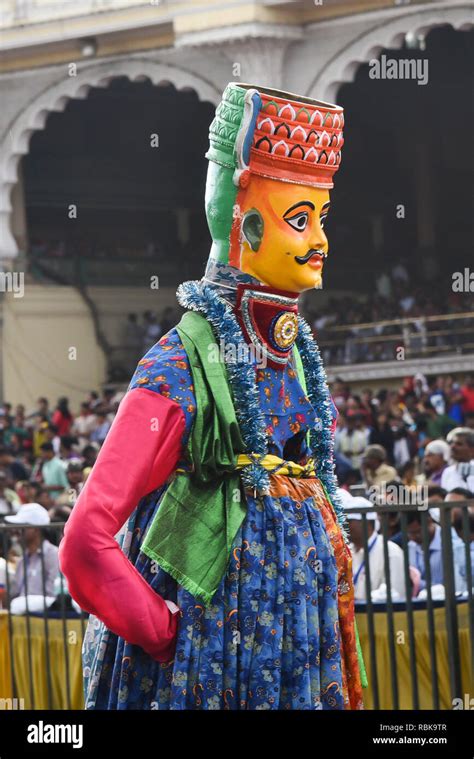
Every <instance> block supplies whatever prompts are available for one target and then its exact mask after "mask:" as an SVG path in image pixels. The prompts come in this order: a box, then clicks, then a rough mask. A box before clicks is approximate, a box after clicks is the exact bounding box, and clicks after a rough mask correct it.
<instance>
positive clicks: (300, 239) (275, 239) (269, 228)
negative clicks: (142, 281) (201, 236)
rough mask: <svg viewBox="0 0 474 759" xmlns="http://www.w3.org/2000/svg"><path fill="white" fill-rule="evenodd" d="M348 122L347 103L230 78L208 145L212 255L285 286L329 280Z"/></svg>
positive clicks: (290, 288) (277, 286) (275, 285)
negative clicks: (332, 215) (329, 229)
mask: <svg viewBox="0 0 474 759" xmlns="http://www.w3.org/2000/svg"><path fill="white" fill-rule="evenodd" d="M342 126H343V112H342V109H341V108H340V107H338V106H335V105H329V104H326V103H322V102H320V101H315V100H310V99H308V98H300V97H299V96H295V95H291V94H289V93H283V92H278V91H274V90H266V89H265V88H256V87H252V86H251V85H240V84H230V85H228V87H227V88H226V91H225V93H224V96H223V100H222V102H221V103H220V105H219V106H218V108H217V111H216V117H215V119H214V121H213V123H212V125H211V130H210V141H211V147H210V149H209V151H208V153H207V157H208V158H209V159H210V161H211V163H210V166H209V172H208V180H207V188H206V212H207V217H208V222H209V228H210V230H211V234H212V237H213V247H212V249H211V256H210V261H213V262H217V263H222V264H227V265H230V266H232V267H234V268H236V269H238V270H240V271H242V272H245V273H247V274H250V275H252V276H253V277H255V278H256V279H257V280H259V281H260V282H261V283H263V284H265V285H268V286H270V287H272V288H275V289H278V290H286V291H291V292H295V293H300V292H303V291H304V290H308V289H312V288H319V287H321V283H322V272H323V267H324V261H325V259H326V257H327V254H328V247H329V246H328V240H327V238H326V235H325V232H324V224H325V221H326V218H327V215H328V213H329V207H330V198H329V190H330V189H331V188H332V187H333V182H332V177H333V175H334V173H335V172H336V171H337V169H338V168H339V164H340V157H341V152H340V151H341V147H342V144H343V138H342Z"/></svg>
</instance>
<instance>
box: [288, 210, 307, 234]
mask: <svg viewBox="0 0 474 759" xmlns="http://www.w3.org/2000/svg"><path fill="white" fill-rule="evenodd" d="M308 218H309V215H308V212H307V211H301V212H300V213H297V214H296V215H295V216H291V217H290V218H289V219H285V221H286V223H287V224H289V225H290V227H293V229H296V231H297V232H304V230H305V229H306V225H307V223H308Z"/></svg>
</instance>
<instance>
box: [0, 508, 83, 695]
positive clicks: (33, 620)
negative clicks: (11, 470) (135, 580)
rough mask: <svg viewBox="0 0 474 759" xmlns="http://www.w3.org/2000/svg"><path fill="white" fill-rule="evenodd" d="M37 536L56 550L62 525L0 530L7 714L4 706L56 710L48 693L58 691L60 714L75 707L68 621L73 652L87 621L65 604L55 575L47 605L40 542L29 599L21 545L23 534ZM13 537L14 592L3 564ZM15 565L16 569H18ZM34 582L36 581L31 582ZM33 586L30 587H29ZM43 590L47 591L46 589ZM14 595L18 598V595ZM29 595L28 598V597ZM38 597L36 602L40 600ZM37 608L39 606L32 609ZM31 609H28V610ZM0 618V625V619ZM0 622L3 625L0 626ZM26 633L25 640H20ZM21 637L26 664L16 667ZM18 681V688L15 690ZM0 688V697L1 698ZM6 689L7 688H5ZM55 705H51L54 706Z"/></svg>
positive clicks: (45, 570)
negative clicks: (56, 643)
mask: <svg viewBox="0 0 474 759" xmlns="http://www.w3.org/2000/svg"><path fill="white" fill-rule="evenodd" d="M31 529H34V530H39V531H40V533H41V535H42V538H43V540H48V541H50V542H51V543H52V544H53V545H56V546H58V545H59V542H60V540H61V538H62V535H63V530H64V523H63V522H57V523H54V522H53V523H51V524H49V525H48V526H47V527H33V528H32V527H22V526H19V525H17V524H6V523H3V524H0V547H1V553H2V556H3V557H4V558H5V560H6V565H5V572H4V579H5V583H4V589H3V592H2V596H3V598H2V611H1V612H0V615H1V616H0V637H1V641H2V643H1V644H0V645H3V646H4V645H5V643H6V644H7V647H8V651H9V666H10V673H9V682H8V676H7V675H6V673H5V672H4V673H3V678H2V681H1V685H0V702H1V705H2V706H3V708H9V703H10V702H12V703H13V704H20V705H23V708H24V705H25V703H27V705H28V708H31V709H37V708H40V709H52V708H55V706H56V708H58V707H57V703H58V698H57V697H55V696H54V692H55V691H56V693H57V692H58V691H59V692H60V694H61V696H60V699H59V702H60V703H61V704H62V705H63V708H67V709H72V708H77V704H76V705H74V704H73V699H72V682H71V659H72V656H73V653H72V650H71V640H70V629H69V620H77V621H79V622H80V631H81V639H80V640H79V641H75V645H77V650H79V649H80V646H81V643H82V639H83V637H84V633H85V624H86V621H87V618H88V615H86V614H85V613H84V612H82V611H81V610H79V611H77V610H75V609H74V608H73V606H72V602H71V598H70V596H69V594H68V591H67V584H66V581H65V579H64V577H63V575H62V574H61V573H60V572H59V571H56V572H55V573H54V574H55V577H54V580H55V584H56V586H57V595H56V598H55V600H54V602H53V603H51V599H52V598H54V596H51V595H50V594H48V590H50V588H51V582H52V581H53V577H52V576H51V573H49V572H48V568H47V567H46V561H45V552H44V550H43V541H42V542H41V544H40V547H39V549H38V554H39V557H40V578H41V588H40V590H41V594H40V595H38V593H31V591H32V590H33V589H35V590H37V588H36V587H35V588H33V587H32V578H31V577H29V572H28V551H27V548H26V543H25V536H26V530H31ZM15 535H18V536H19V540H18V542H17V543H16V547H17V548H18V547H19V548H20V557H19V561H18V564H20V563H22V566H23V572H22V577H23V581H22V584H21V588H18V587H17V586H16V580H15V577H12V574H11V570H10V568H9V558H10V556H11V552H12V537H13V536H15ZM18 564H17V566H18ZM35 580H36V576H35ZM35 584H36V583H35ZM47 585H49V586H50V587H49V588H48V587H47ZM19 590H21V591H22V592H21V593H19ZM29 591H30V592H29ZM21 596H22V597H23V598H24V609H22V610H21V611H19V610H17V611H16V612H15V613H13V611H12V606H13V605H14V602H15V600H21ZM41 597H42V601H41V600H40V598H41ZM38 602H39V603H38ZM32 607H33V608H32ZM2 617H3V619H2ZM5 617H6V623H5ZM20 621H21V622H23V621H24V625H23V624H17V622H20ZM37 621H39V622H42V625H41V627H42V631H41V627H39V626H38V624H37ZM5 624H6V627H7V636H6V641H5V635H4V633H5V630H2V625H4V626H5ZM34 624H35V633H34V634H33V629H32V628H33V625H34ZM53 625H54V627H55V630H56V633H57V632H58V627H59V629H60V638H61V644H62V645H61V647H62V657H63V663H64V675H63V677H62V678H60V679H59V682H58V672H56V671H55V665H56V664H57V662H56V661H55V655H56V656H57V654H58V652H57V649H56V648H55V649H54V650H52V649H51V646H50V643H51V629H52V626H53ZM25 633H26V634H25ZM25 637H26V653H27V655H26V663H25V662H23V661H22V653H23V649H22V651H21V652H20V651H18V653H19V654H20V655H19V656H16V655H15V653H16V649H17V647H18V644H19V642H20V641H24V639H25ZM38 638H39V639H40V640H39V642H40V648H41V654H44V659H43V657H42V659H41V667H39V666H38V662H35V661H34V650H33V649H34V646H36V648H35V651H36V652H38V646H37V644H38ZM16 662H21V665H22V666H21V673H20V672H17V664H16ZM40 669H41V670H43V671H41V676H40V679H41V680H42V681H44V683H45V694H44V697H42V698H41V699H40V700H41V703H39V704H38V703H37V698H36V695H35V693H36V687H35V686H37V685H38V683H37V682H35V681H36V680H38V678H39V670H40ZM0 675H1V672H0ZM20 679H21V685H20ZM53 679H54V681H55V686H56V687H55V688H54V687H53ZM2 686H3V689H4V691H6V692H2ZM6 686H7V687H6ZM55 702H56V703H55Z"/></svg>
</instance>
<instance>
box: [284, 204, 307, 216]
mask: <svg viewBox="0 0 474 759" xmlns="http://www.w3.org/2000/svg"><path fill="white" fill-rule="evenodd" d="M301 206H309V207H310V208H311V210H312V211H314V203H311V201H310V200H302V201H300V202H299V203H295V205H294V206H291V208H288V209H287V210H286V211H285V213H284V214H283V216H286V215H287V214H288V213H290V212H291V211H295V210H296V209H297V208H300V207H301Z"/></svg>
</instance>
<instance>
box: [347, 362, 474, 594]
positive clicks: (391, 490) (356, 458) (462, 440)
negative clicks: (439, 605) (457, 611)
mask: <svg viewBox="0 0 474 759" xmlns="http://www.w3.org/2000/svg"><path fill="white" fill-rule="evenodd" d="M332 392H333V398H334V402H335V404H336V406H337V408H338V411H339V416H338V423H337V427H336V433H335V458H336V471H337V474H338V479H339V483H340V485H341V491H340V492H341V497H342V500H343V503H344V506H345V507H346V508H348V509H351V508H352V509H354V508H363V509H364V508H365V513H366V514H367V517H366V518H367V527H368V543H367V546H365V548H367V549H368V551H369V566H370V575H371V588H372V600H373V601H385V600H386V598H387V587H386V586H387V577H386V571H385V570H386V567H385V556H384V541H383V538H382V535H381V524H380V520H379V515H378V514H377V512H376V511H374V510H373V507H374V505H378V506H380V505H382V506H385V507H386V508H388V509H389V511H388V512H387V519H388V523H389V527H390V534H389V554H388V555H389V562H390V582H391V590H392V598H393V600H403V599H404V598H406V588H407V585H406V578H405V571H404V552H403V539H402V531H401V511H400V510H397V509H396V507H397V506H399V507H400V506H409V505H410V504H411V505H414V506H415V508H411V509H410V510H409V511H408V513H407V544H406V546H405V550H407V551H408V558H409V570H410V575H409V580H408V583H409V588H410V592H411V594H412V596H413V597H414V598H419V599H420V600H423V599H424V598H426V593H427V587H426V583H427V577H429V578H430V587H431V589H432V593H433V597H439V598H444V593H445V577H444V564H443V550H444V549H443V545H442V539H441V534H442V533H441V524H440V522H441V516H440V510H439V505H438V506H437V505H436V504H439V503H440V502H448V503H450V502H455V501H469V500H471V499H474V376H473V375H470V376H468V377H466V379H465V381H464V382H461V383H459V382H456V381H454V379H453V378H452V377H451V376H439V377H434V378H432V379H430V380H428V379H426V378H425V377H424V376H422V375H417V376H415V377H408V378H406V379H405V381H404V382H403V383H402V385H401V387H399V388H398V389H396V390H387V389H385V390H381V391H379V392H378V393H374V392H373V391H371V390H370V389H366V390H363V391H362V392H360V393H357V392H352V391H351V389H350V387H349V386H347V385H345V384H344V383H343V382H342V381H341V380H337V381H336V382H335V383H334V386H333V388H332ZM359 491H361V492H362V493H364V495H357V496H355V497H353V495H352V494H353V493H354V492H359ZM426 509H427V510H428V511H427V531H428V540H429V545H427V546H424V545H423V530H422V515H421V514H422V512H423V511H425V510H426ZM448 513H449V515H450V519H451V524H452V529H451V537H452V548H453V559H454V580H455V591H456V592H457V593H459V594H463V593H466V592H467V590H468V588H467V577H468V576H469V566H468V564H469V562H468V559H467V557H468V556H470V563H471V570H472V569H474V503H473V505H470V506H468V509H467V518H468V519H467V522H468V534H467V535H466V531H465V529H464V527H463V511H462V509H461V508H460V507H457V506H452V507H450V509H449V512H448ZM348 515H349V531H350V538H351V542H352V552H353V568H354V580H355V593H356V599H357V600H359V601H364V600H365V599H366V580H365V562H366V558H367V557H366V553H365V551H364V545H363V541H362V526H361V521H362V518H361V514H360V513H356V512H350V511H349V512H348ZM425 547H426V548H427V549H428V550H427V554H426V553H425ZM466 548H468V550H466ZM425 555H429V568H427V566H426V564H425ZM471 574H472V571H471Z"/></svg>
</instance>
